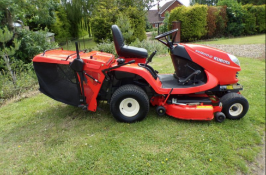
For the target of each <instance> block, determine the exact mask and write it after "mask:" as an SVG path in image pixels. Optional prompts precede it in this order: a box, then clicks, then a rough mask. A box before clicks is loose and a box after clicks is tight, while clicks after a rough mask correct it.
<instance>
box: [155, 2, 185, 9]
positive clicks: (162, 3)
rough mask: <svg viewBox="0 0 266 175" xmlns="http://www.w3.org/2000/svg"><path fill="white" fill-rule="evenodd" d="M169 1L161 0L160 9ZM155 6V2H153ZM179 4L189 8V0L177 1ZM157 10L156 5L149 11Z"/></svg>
mask: <svg viewBox="0 0 266 175" xmlns="http://www.w3.org/2000/svg"><path fill="white" fill-rule="evenodd" d="M169 1H171V0H161V1H160V7H162V6H163V5H164V4H165V3H166V2H169ZM154 2H155V3H156V4H157V2H158V1H157V0H155V1H154ZM179 2H181V3H182V4H184V5H185V6H189V2H190V0H179ZM156 9H157V5H156V6H154V7H152V8H151V10H156Z"/></svg>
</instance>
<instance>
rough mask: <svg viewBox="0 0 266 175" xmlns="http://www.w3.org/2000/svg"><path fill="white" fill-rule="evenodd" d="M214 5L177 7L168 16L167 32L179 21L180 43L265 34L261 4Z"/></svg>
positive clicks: (225, 1) (230, 0)
mask: <svg viewBox="0 0 266 175" xmlns="http://www.w3.org/2000/svg"><path fill="white" fill-rule="evenodd" d="M218 5H220V6H208V7H207V6H205V5H198V4H196V5H194V6H190V7H185V6H180V7H177V8H175V9H173V10H172V11H171V13H170V17H169V24H168V29H169V30H170V29H172V28H171V27H172V22H173V21H181V41H193V40H196V39H202V38H212V37H222V36H241V35H253V34H260V33H265V32H266V27H265V5H252V4H247V5H244V6H242V5H241V4H240V3H238V2H237V1H233V0H221V1H219V3H218Z"/></svg>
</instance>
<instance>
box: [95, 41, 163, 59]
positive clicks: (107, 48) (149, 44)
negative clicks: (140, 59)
mask: <svg viewBox="0 0 266 175" xmlns="http://www.w3.org/2000/svg"><path fill="white" fill-rule="evenodd" d="M129 45H130V46H135V47H140V48H145V49H146V50H147V51H148V53H149V54H151V53H152V52H154V51H155V50H156V51H157V55H161V54H167V52H168V48H167V47H166V46H164V45H163V44H162V43H160V42H158V41H156V40H142V41H140V40H139V39H136V40H135V41H134V42H132V43H130V44H129ZM93 50H99V51H103V52H107V53H111V54H114V55H115V56H116V57H117V54H116V50H115V46H114V42H113V41H112V42H110V41H105V42H102V43H100V44H97V46H96V48H94V49H93Z"/></svg>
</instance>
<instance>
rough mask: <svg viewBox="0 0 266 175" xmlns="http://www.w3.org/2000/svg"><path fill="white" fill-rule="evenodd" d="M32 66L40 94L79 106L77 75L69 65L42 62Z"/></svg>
mask: <svg viewBox="0 0 266 175" xmlns="http://www.w3.org/2000/svg"><path fill="white" fill-rule="evenodd" d="M33 65H34V69H35V72H36V75H37V77H38V81H39V85H40V91H41V92H42V93H44V94H45V95H47V96H49V97H51V98H53V99H55V100H57V101H60V102H63V103H66V104H69V105H73V106H78V105H79V104H80V88H79V83H78V79H77V75H76V73H75V72H74V71H73V70H72V69H71V68H70V67H69V65H64V64H54V63H42V62H34V63H33Z"/></svg>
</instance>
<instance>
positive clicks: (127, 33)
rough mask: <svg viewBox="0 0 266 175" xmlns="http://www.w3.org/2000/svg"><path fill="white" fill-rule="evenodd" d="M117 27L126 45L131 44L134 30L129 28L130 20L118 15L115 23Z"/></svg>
mask: <svg viewBox="0 0 266 175" xmlns="http://www.w3.org/2000/svg"><path fill="white" fill-rule="evenodd" d="M116 24H117V26H118V27H119V28H120V30H121V32H122V34H123V38H124V40H125V42H126V43H131V42H132V41H131V39H132V35H133V33H134V30H133V29H132V27H131V24H130V19H129V18H128V17H127V16H125V15H122V14H119V15H118V19H117V21H116Z"/></svg>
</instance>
